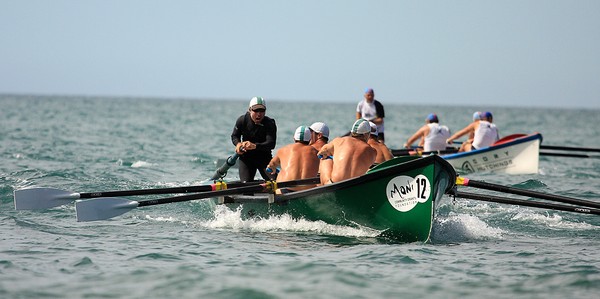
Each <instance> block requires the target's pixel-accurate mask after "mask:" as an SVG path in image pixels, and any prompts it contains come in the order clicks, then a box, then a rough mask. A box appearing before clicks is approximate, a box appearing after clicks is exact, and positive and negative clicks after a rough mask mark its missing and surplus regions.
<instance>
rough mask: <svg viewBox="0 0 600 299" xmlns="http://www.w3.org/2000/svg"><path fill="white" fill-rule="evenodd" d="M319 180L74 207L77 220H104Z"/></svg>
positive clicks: (92, 202) (94, 202) (96, 200)
mask: <svg viewBox="0 0 600 299" xmlns="http://www.w3.org/2000/svg"><path fill="white" fill-rule="evenodd" d="M319 182H320V179H319V178H318V177H316V178H309V179H301V180H295V181H287V182H279V183H275V182H272V181H268V182H265V183H262V184H259V185H252V186H246V187H239V188H232V189H226V190H219V191H212V192H202V193H196V194H190V195H182V196H175V197H167V198H160V199H152V200H146V201H134V200H128V199H126V198H121V197H100V198H94V199H86V200H78V201H76V202H75V209H76V211H77V221H95V220H105V219H109V218H113V217H116V216H119V215H121V214H124V213H127V212H129V211H130V210H132V209H135V208H138V207H144V206H153V205H161V204H167V203H175V202H182V201H190V200H196V199H203V198H210V197H219V196H225V195H234V194H244V193H250V192H261V191H271V192H272V191H274V190H275V189H277V188H279V187H291V186H300V185H312V184H317V183H319Z"/></svg>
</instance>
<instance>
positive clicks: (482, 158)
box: [442, 133, 542, 174]
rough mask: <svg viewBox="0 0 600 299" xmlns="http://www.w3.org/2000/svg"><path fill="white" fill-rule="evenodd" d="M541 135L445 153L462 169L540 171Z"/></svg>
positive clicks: (501, 171) (446, 156)
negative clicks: (476, 148)
mask: <svg viewBox="0 0 600 299" xmlns="http://www.w3.org/2000/svg"><path fill="white" fill-rule="evenodd" d="M541 142H542V135H541V134H539V133H537V134H532V135H527V136H524V137H520V138H515V139H513V140H511V141H507V142H504V143H501V144H499V145H493V146H490V147H486V148H482V149H478V150H473V151H470V152H462V153H456V154H449V155H444V156H442V157H443V158H444V159H445V160H446V161H448V162H449V163H450V164H451V165H452V166H453V167H454V168H455V169H456V170H457V171H458V172H460V173H472V172H497V173H508V174H530V173H537V172H538V168H539V160H540V159H539V156H540V143H541Z"/></svg>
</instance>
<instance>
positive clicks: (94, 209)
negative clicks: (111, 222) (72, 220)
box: [75, 197, 139, 221]
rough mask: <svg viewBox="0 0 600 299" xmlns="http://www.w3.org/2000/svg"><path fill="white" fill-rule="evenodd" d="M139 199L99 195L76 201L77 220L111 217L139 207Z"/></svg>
mask: <svg viewBox="0 0 600 299" xmlns="http://www.w3.org/2000/svg"><path fill="white" fill-rule="evenodd" d="M138 204H139V203H138V202H137V201H133V200H128V199H125V198H119V197H99V198H94V199H87V200H78V201H76V202H75V210H76V211H77V221H96V220H105V219H110V218H113V217H116V216H119V215H122V214H125V213H127V212H129V211H130V210H133V209H135V208H137V206H138Z"/></svg>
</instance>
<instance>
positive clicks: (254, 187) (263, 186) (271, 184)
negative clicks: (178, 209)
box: [138, 177, 320, 207]
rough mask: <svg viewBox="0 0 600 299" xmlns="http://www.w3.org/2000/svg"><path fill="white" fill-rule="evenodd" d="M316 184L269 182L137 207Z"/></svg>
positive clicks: (316, 180)
mask: <svg viewBox="0 0 600 299" xmlns="http://www.w3.org/2000/svg"><path fill="white" fill-rule="evenodd" d="M318 183H320V179H319V178H318V177H315V178H308V179H299V180H293V181H287V182H279V183H274V182H271V181H269V182H264V183H262V184H257V185H252V186H246V187H238V188H233V189H225V190H219V191H210V192H202V193H195V194H190V195H182V196H174V197H167V198H159V199H152V200H145V201H140V202H139V205H138V207H143V206H152V205H160V204H166V203H175V202H182V201H190V200H196V199H203V198H209V197H219V196H226V195H233V194H242V193H245V192H248V193H251V192H261V191H265V190H270V191H274V190H272V189H275V188H283V187H291V186H301V185H312V184H318Z"/></svg>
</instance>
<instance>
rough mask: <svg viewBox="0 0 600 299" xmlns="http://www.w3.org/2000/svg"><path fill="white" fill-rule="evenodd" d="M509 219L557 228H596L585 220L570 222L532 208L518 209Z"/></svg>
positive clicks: (556, 215)
mask: <svg viewBox="0 0 600 299" xmlns="http://www.w3.org/2000/svg"><path fill="white" fill-rule="evenodd" d="M511 220H515V221H524V222H533V223H536V224H541V225H544V226H546V227H550V228H558V229H574V230H589V229H598V227H597V226H594V225H591V224H589V223H585V222H571V221H568V220H565V219H563V217H562V216H560V215H558V214H553V215H550V214H548V213H539V212H535V211H532V210H526V209H523V210H520V211H519V212H517V213H516V214H515V215H514V216H513V217H512V218H511Z"/></svg>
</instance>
